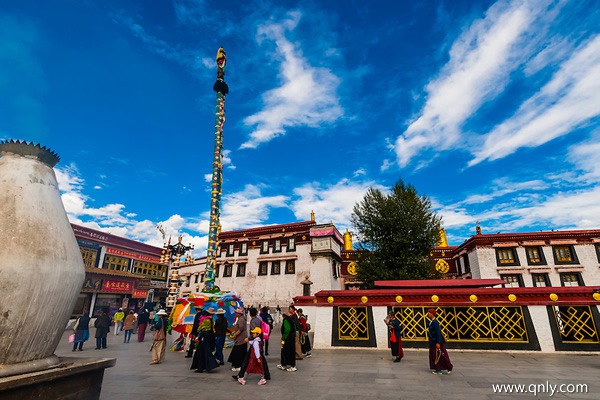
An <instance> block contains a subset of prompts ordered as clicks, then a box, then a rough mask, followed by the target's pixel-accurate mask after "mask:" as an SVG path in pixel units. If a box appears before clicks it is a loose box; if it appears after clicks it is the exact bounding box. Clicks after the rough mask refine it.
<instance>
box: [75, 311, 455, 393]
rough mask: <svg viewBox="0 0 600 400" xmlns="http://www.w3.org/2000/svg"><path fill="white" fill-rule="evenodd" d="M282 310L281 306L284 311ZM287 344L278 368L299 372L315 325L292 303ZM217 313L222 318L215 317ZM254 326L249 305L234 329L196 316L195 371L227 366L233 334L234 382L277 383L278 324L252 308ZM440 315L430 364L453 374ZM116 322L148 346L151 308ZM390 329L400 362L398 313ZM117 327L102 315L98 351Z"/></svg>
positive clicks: (155, 342)
mask: <svg viewBox="0 0 600 400" xmlns="http://www.w3.org/2000/svg"><path fill="white" fill-rule="evenodd" d="M278 308H279V307H278ZM280 313H281V316H282V321H281V346H280V351H281V352H280V363H279V364H277V368H279V369H281V370H284V371H288V372H294V371H297V366H296V361H297V360H302V359H304V358H306V357H311V355H312V354H311V350H312V347H311V343H310V339H309V331H310V329H311V326H310V324H309V323H308V321H307V316H306V315H304V313H303V311H302V309H296V307H295V306H293V305H290V306H289V307H288V309H287V310H285V309H284V310H281V309H280ZM215 314H216V319H215V318H214V316H215ZM248 314H249V316H250V323H249V324H248V323H247V320H246V310H245V309H244V308H243V307H238V308H236V309H235V320H234V323H233V327H232V328H228V322H227V319H226V318H225V310H224V309H222V308H219V309H218V310H215V309H214V308H213V307H210V308H208V309H207V310H202V311H200V312H198V313H196V316H195V317H194V323H193V326H192V331H191V338H192V341H191V343H190V346H189V350H188V351H187V355H186V357H187V358H192V365H191V367H190V368H191V369H194V370H195V372H199V373H202V372H210V371H212V370H213V369H215V368H217V367H218V366H219V365H224V364H225V360H224V356H223V347H224V344H225V338H226V336H227V335H228V334H229V331H230V329H231V330H232V337H233V340H234V346H233V348H232V350H231V352H230V354H229V357H228V359H227V362H228V363H231V370H232V371H233V372H236V374H235V375H233V378H234V379H236V380H237V381H238V382H239V383H240V384H242V385H245V384H246V375H247V374H258V375H259V376H260V378H259V381H258V384H259V385H264V384H266V383H267V381H268V380H270V379H271V374H270V372H269V366H268V364H267V360H266V358H265V356H267V355H269V334H270V332H271V331H272V329H273V324H274V320H273V317H272V316H271V314H270V313H269V309H268V307H263V308H261V310H260V314H259V312H258V310H257V309H256V308H254V307H250V308H249V309H248ZM436 315H437V311H436V309H434V308H430V309H429V310H428V311H427V318H428V319H429V324H428V340H429V366H430V368H431V369H432V370H433V371H432V373H433V374H435V375H441V374H442V373H443V371H444V370H445V371H447V373H448V374H450V373H451V372H452V368H453V366H452V363H451V362H450V357H449V356H448V351H447V350H446V345H445V343H446V340H445V338H444V335H443V334H442V330H441V327H440V324H439V322H438V320H437V318H436ZM113 321H114V322H115V335H118V331H120V330H121V329H122V330H123V331H125V335H124V340H123V342H124V343H129V341H130V339H131V335H132V333H133V331H134V329H135V327H136V326H137V329H138V342H143V341H144V337H145V332H146V327H147V325H148V323H149V322H150V315H149V313H148V311H147V310H145V309H140V311H139V313H137V314H136V313H134V311H133V310H129V311H128V313H127V315H126V316H125V313H124V312H123V310H122V309H119V310H118V311H117V312H116V313H115V314H114V316H113ZM384 323H385V324H386V326H387V327H388V329H389V341H390V348H391V352H392V357H393V362H400V361H401V360H402V358H403V357H404V351H403V348H402V336H403V334H402V326H401V324H400V322H399V321H398V319H397V318H396V314H395V313H394V312H393V311H392V312H390V313H389V314H388V316H387V317H386V318H385V319H384ZM89 325H90V318H89V316H88V315H87V313H84V314H83V315H82V316H80V317H79V318H77V320H76V322H75V325H74V327H73V335H72V337H73V351H78V350H79V351H82V350H83V343H84V342H85V341H87V340H88V338H89ZM167 325H168V321H167V312H166V311H165V310H163V309H160V310H159V311H158V312H157V313H156V314H155V317H154V320H153V321H152V323H151V331H153V334H152V348H151V352H152V361H151V362H150V364H151V365H154V364H159V363H160V362H162V361H163V360H164V359H165V352H166V348H167V345H166V337H167V336H166V333H167ZM110 326H111V319H110V318H109V317H108V315H107V313H106V312H105V311H101V312H100V314H99V315H98V316H97V318H96V320H95V322H94V327H95V328H96V334H95V339H96V350H99V349H106V348H107V335H108V333H109V329H110Z"/></svg>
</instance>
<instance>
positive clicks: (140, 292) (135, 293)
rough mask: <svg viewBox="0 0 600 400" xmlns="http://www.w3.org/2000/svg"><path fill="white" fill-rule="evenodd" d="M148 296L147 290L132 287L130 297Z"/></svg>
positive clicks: (140, 297)
mask: <svg viewBox="0 0 600 400" xmlns="http://www.w3.org/2000/svg"><path fill="white" fill-rule="evenodd" d="M147 296H148V291H147V290H139V289H133V294H132V295H131V298H132V299H145V298H146V297H147Z"/></svg>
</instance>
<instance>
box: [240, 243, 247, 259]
mask: <svg viewBox="0 0 600 400" xmlns="http://www.w3.org/2000/svg"><path fill="white" fill-rule="evenodd" d="M239 255H240V256H247V255H248V242H241V243H240V254H239Z"/></svg>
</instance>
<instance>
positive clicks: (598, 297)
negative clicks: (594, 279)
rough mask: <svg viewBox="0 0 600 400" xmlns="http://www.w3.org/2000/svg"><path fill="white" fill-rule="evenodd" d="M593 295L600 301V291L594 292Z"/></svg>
mask: <svg viewBox="0 0 600 400" xmlns="http://www.w3.org/2000/svg"><path fill="white" fill-rule="evenodd" d="M592 297H593V298H594V300H596V301H600V293H594V294H593V295H592Z"/></svg>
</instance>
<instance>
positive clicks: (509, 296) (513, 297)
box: [508, 294, 517, 301]
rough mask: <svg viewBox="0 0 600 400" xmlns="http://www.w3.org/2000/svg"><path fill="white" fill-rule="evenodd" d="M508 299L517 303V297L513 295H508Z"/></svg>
mask: <svg viewBox="0 0 600 400" xmlns="http://www.w3.org/2000/svg"><path fill="white" fill-rule="evenodd" d="M508 299H509V300H510V301H517V296H515V295H514V294H509V295H508Z"/></svg>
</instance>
